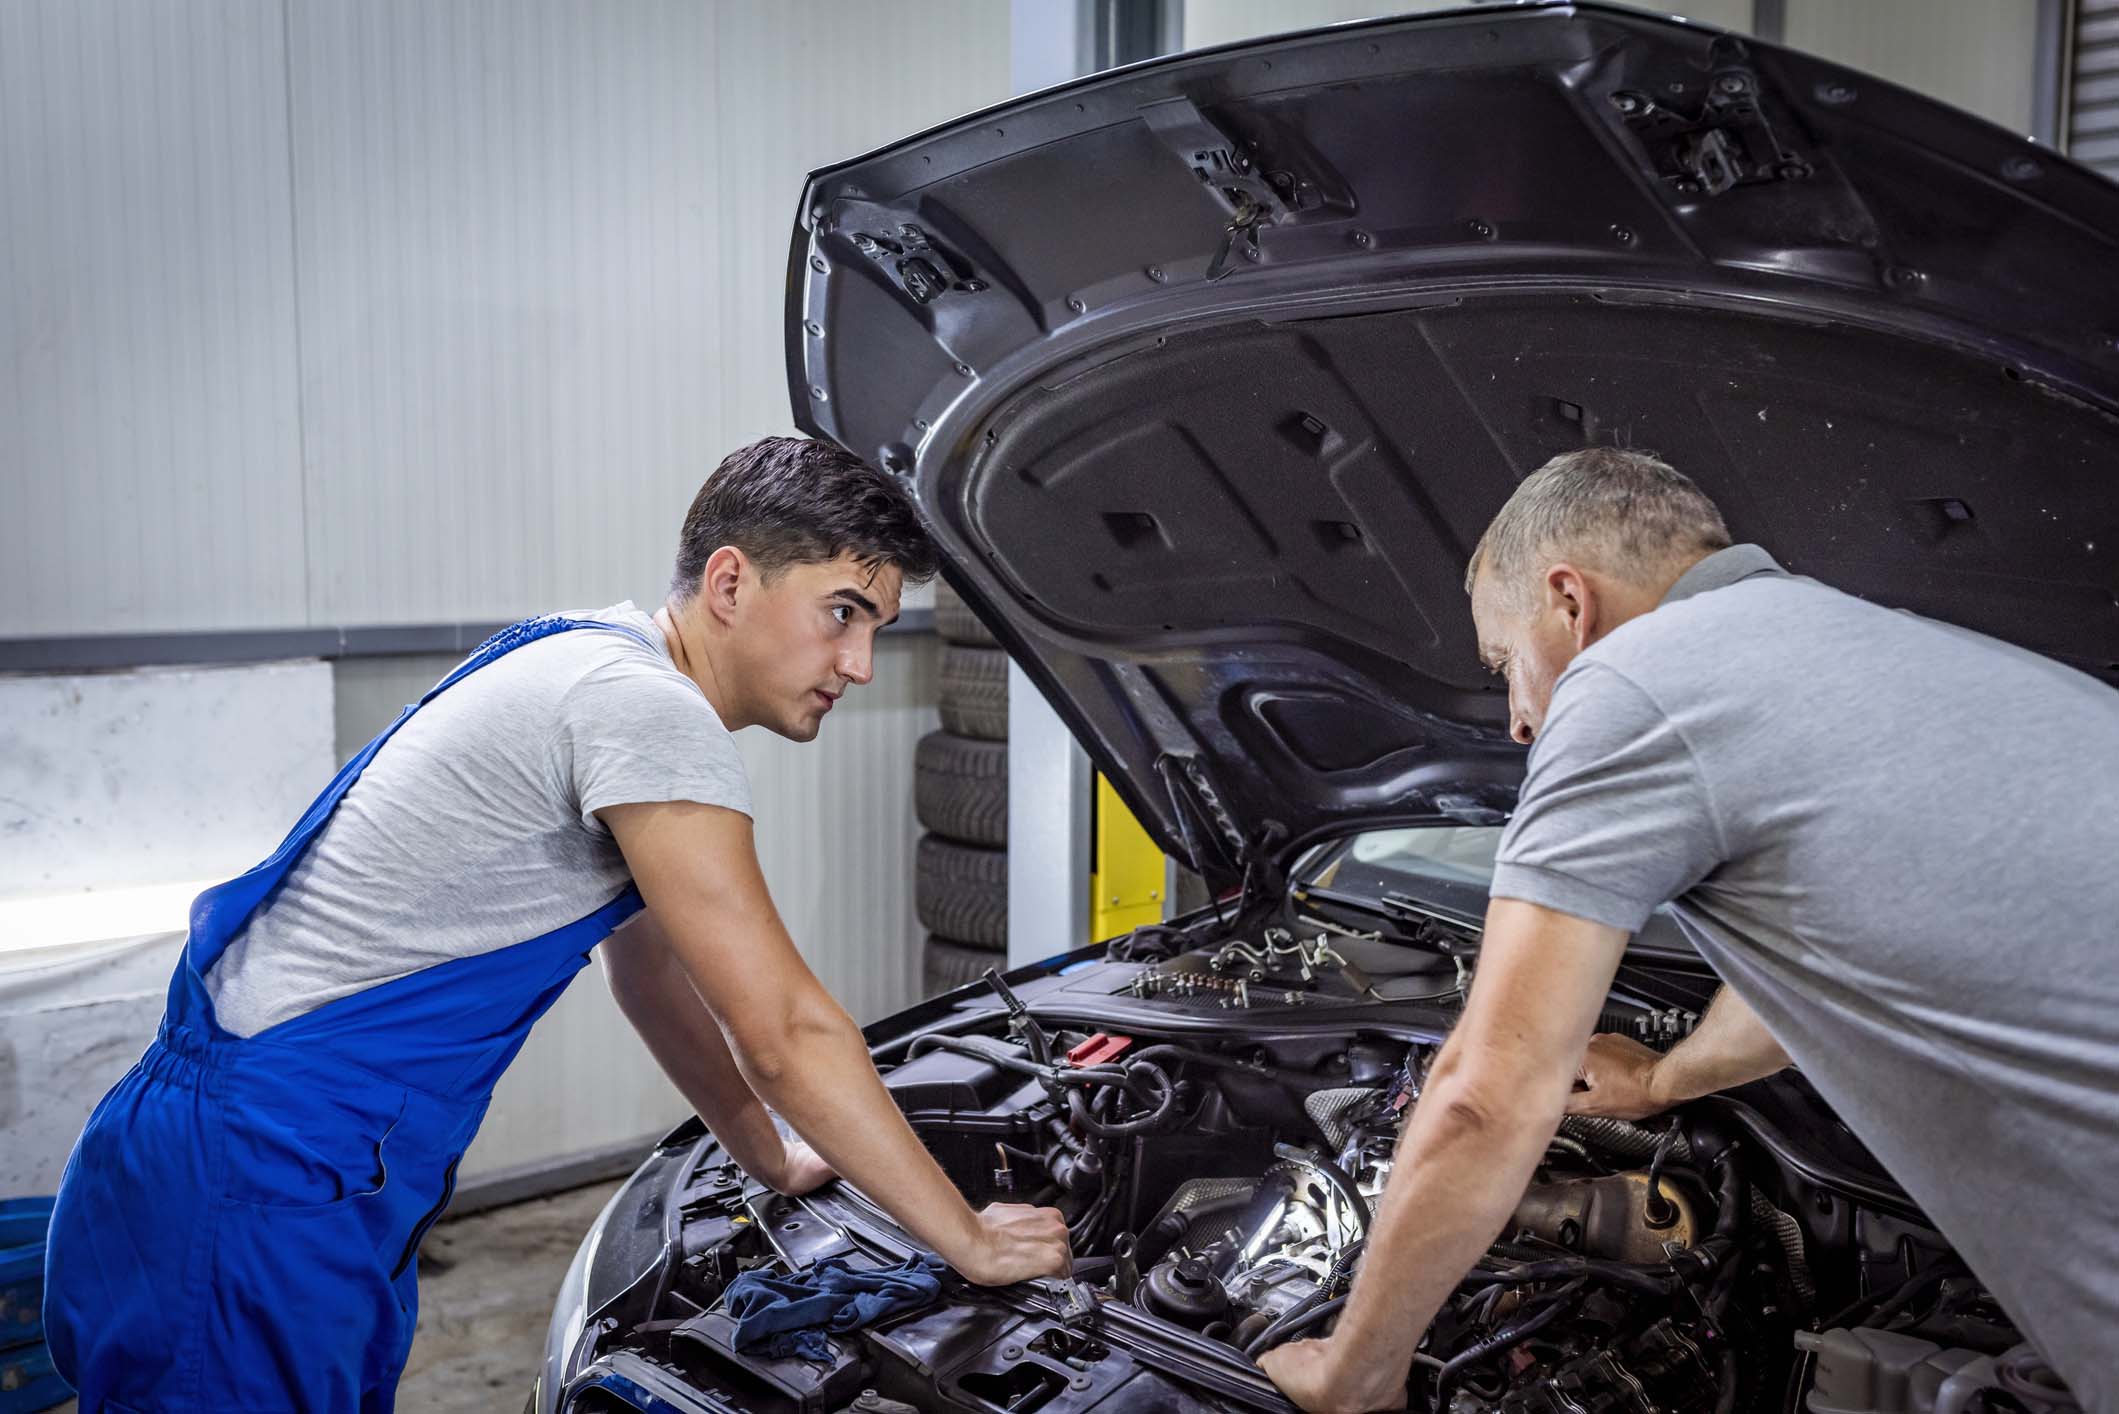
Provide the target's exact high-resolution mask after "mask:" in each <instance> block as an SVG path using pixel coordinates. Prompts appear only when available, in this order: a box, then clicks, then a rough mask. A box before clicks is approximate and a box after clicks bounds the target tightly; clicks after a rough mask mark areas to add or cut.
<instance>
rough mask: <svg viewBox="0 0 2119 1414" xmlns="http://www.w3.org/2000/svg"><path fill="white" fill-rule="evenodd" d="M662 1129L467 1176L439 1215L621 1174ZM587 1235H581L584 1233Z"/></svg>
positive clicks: (643, 1156) (502, 1203) (469, 1211)
mask: <svg viewBox="0 0 2119 1414" xmlns="http://www.w3.org/2000/svg"><path fill="white" fill-rule="evenodd" d="M666 1132H667V1131H663V1130H657V1131H656V1132H655V1133H653V1134H643V1135H641V1136H640V1137H639V1138H638V1139H623V1140H620V1141H619V1142H618V1143H616V1144H606V1145H604V1146H603V1147H602V1148H600V1149H589V1150H585V1151H583V1152H581V1153H578V1154H568V1155H566V1156H565V1157H563V1158H557V1159H538V1160H535V1161H534V1162H531V1163H527V1164H517V1165H516V1166H515V1167H513V1168H505V1169H500V1170H498V1171H496V1172H494V1173H489V1174H482V1175H480V1176H479V1177H477V1178H472V1179H466V1180H465V1181H464V1182H462V1183H459V1184H457V1185H456V1196H454V1197H453V1198H451V1199H450V1200H449V1206H448V1207H447V1208H446V1209H444V1210H443V1212H442V1217H444V1218H467V1217H469V1216H471V1214H473V1213H483V1212H485V1211H487V1210H488V1209H490V1208H505V1207H507V1206H508V1205H509V1204H510V1203H522V1202H526V1201H528V1200H529V1199H531V1198H542V1197H544V1196H545V1195H546V1194H548V1193H564V1192H566V1191H567V1190H568V1189H569V1188H579V1187H581V1186H582V1185H583V1184H585V1183H602V1182H605V1181H606V1180H609V1179H613V1178H623V1177H625V1176H626V1175H627V1174H629V1173H631V1172H632V1171H633V1170H634V1169H636V1168H639V1167H640V1165H641V1162H642V1161H643V1160H645V1159H646V1158H647V1156H648V1151H649V1150H651V1149H653V1148H654V1147H655V1144H656V1141H658V1140H660V1139H661V1138H662V1136H663V1134H664V1133H666ZM584 1235H586V1234H584Z"/></svg>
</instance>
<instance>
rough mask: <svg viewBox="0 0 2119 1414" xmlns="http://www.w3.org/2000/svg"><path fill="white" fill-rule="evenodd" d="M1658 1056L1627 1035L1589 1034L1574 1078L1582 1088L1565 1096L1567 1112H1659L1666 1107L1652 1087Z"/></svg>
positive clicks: (1626, 1115)
mask: <svg viewBox="0 0 2119 1414" xmlns="http://www.w3.org/2000/svg"><path fill="white" fill-rule="evenodd" d="M1662 1059H1663V1057H1662V1055H1661V1054H1660V1053H1658V1052H1656V1051H1652V1050H1650V1049H1649V1048H1648V1047H1646V1046H1644V1045H1642V1044H1641V1043H1640V1042H1639V1041H1636V1040H1634V1039H1633V1038H1632V1037H1631V1036H1621V1035H1619V1034H1618V1033H1617V1032H1613V1031H1606V1032H1604V1033H1602V1034H1601V1035H1597V1036H1592V1037H1590V1038H1589V1049H1588V1050H1587V1051H1585V1052H1583V1054H1582V1070H1581V1073H1580V1075H1579V1077H1578V1078H1577V1083H1578V1084H1580V1085H1582V1086H1584V1087H1585V1088H1583V1089H1579V1090H1576V1091H1575V1092H1574V1093H1573V1094H1571V1095H1569V1096H1568V1097H1567V1112H1568V1113H1569V1114H1571V1115H1594V1116H1597V1117H1600V1118H1603V1119H1646V1118H1647V1117H1648V1116H1650V1115H1653V1114H1661V1113H1662V1112H1663V1111H1664V1110H1666V1109H1669V1108H1670V1105H1669V1102H1668V1101H1666V1100H1664V1099H1662V1098H1661V1097H1660V1096H1658V1095H1657V1093H1656V1089H1655V1068H1656V1063H1657V1062H1658V1061H1660V1060H1662Z"/></svg>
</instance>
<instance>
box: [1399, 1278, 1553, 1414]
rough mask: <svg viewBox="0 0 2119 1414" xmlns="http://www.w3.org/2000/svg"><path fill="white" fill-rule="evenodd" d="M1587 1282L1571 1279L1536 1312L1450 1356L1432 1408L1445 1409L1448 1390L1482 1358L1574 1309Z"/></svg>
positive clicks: (1447, 1402) (1526, 1338) (1436, 1390)
mask: <svg viewBox="0 0 2119 1414" xmlns="http://www.w3.org/2000/svg"><path fill="white" fill-rule="evenodd" d="M1588 1285H1589V1278H1588V1277H1587V1276H1586V1275H1585V1276H1578V1277H1576V1278H1575V1279H1574V1280H1573V1281H1571V1282H1569V1283H1567V1285H1565V1286H1563V1287H1561V1288H1560V1289H1559V1290H1558V1291H1556V1292H1554V1293H1553V1296H1552V1299H1551V1300H1550V1301H1548V1302H1547V1303H1546V1304H1545V1305H1543V1306H1541V1307H1539V1308H1538V1311H1537V1314H1536V1315H1533V1316H1530V1317H1527V1318H1526V1319H1524V1320H1521V1321H1518V1322H1516V1323H1515V1324H1514V1325H1512V1326H1503V1327H1502V1328H1501V1329H1500V1330H1497V1331H1495V1332H1494V1333H1493V1334H1492V1335H1490V1336H1488V1337H1487V1338H1486V1339H1484V1340H1482V1341H1479V1342H1477V1343H1476V1344H1474V1345H1469V1346H1466V1347H1465V1348H1464V1349H1463V1350H1460V1351H1458V1352H1457V1353H1456V1354H1455V1355H1452V1356H1451V1357H1450V1358H1449V1361H1448V1363H1446V1364H1444V1365H1443V1367H1442V1371H1441V1373H1440V1374H1438V1375H1436V1376H1435V1395H1434V1404H1435V1408H1437V1409H1445V1408H1447V1407H1448V1406H1449V1395H1450V1391H1451V1390H1452V1389H1453V1388H1455V1386H1456V1383H1457V1380H1458V1378H1459V1377H1460V1376H1461V1375H1463V1373H1464V1372H1465V1371H1466V1370H1468V1369H1470V1368H1471V1367H1472V1366H1474V1365H1476V1364H1478V1363H1479V1362H1480V1361H1482V1360H1487V1359H1490V1358H1492V1357H1493V1356H1495V1355H1498V1354H1500V1353H1501V1352H1502V1351H1504V1350H1507V1349H1509V1348H1510V1347H1511V1346H1516V1345H1521V1344H1522V1343H1523V1342H1524V1341H1526V1340H1528V1339H1530V1338H1531V1337H1532V1336H1534V1335H1536V1334H1537V1333H1538V1332H1539V1331H1542V1330H1544V1329H1545V1328H1546V1327H1547V1326H1549V1325H1551V1324H1552V1323H1553V1322H1554V1321H1557V1320H1559V1319H1560V1317H1562V1316H1564V1315H1566V1314H1567V1313H1568V1312H1569V1311H1570V1310H1572V1309H1574V1304H1575V1301H1576V1300H1577V1298H1579V1297H1580V1296H1581V1294H1582V1292H1583V1290H1584V1289H1585V1288H1586V1287H1588Z"/></svg>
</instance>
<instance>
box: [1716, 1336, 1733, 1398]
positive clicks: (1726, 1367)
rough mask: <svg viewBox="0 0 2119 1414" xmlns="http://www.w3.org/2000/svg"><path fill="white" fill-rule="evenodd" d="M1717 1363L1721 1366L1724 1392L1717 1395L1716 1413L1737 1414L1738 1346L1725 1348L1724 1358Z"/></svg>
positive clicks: (1719, 1371) (1719, 1370)
mask: <svg viewBox="0 0 2119 1414" xmlns="http://www.w3.org/2000/svg"><path fill="white" fill-rule="evenodd" d="M1716 1363H1717V1365H1718V1366H1719V1369H1718V1371H1717V1373H1719V1374H1720V1376H1721V1380H1722V1392H1721V1393H1720V1394H1718V1395H1716V1396H1715V1399H1714V1414H1736V1396H1737V1387H1736V1348H1735V1347H1734V1346H1730V1347H1727V1348H1725V1349H1724V1350H1723V1351H1722V1358H1721V1359H1720V1360H1719V1361H1717V1362H1716Z"/></svg>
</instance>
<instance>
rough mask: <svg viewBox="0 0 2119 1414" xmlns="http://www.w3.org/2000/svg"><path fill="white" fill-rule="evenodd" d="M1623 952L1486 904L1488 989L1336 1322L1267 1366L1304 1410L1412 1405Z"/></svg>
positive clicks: (1407, 1152) (1548, 1123) (1561, 1099)
mask: <svg viewBox="0 0 2119 1414" xmlns="http://www.w3.org/2000/svg"><path fill="white" fill-rule="evenodd" d="M1625 947H1626V934H1624V933H1623V932H1621V931H1619V930H1618V929H1616V928H1608V927H1605V926H1603V925H1602V924H1598V923H1589V922H1585V921H1583V920H1582V919H1579V918H1571V917H1569V916H1568V915H1566V914H1563V913H1554V912H1552V911H1551V910H1550V909H1545V908H1541V907H1539V906H1538V905H1536V904H1531V903H1524V902H1522V901H1520V900H1516V899H1495V900H1494V901H1493V902H1492V904H1491V905H1489V907H1488V909H1487V914H1486V932H1485V939H1484V941H1483V942H1482V943H1481V945H1480V949H1479V977H1478V983H1477V985H1476V986H1474V987H1473V989H1472V995H1471V1001H1470V1002H1469V1004H1467V1006H1466V1007H1465V1010H1464V1017H1463V1020H1462V1021H1460V1022H1459V1023H1458V1024H1457V1027H1456V1029H1455V1031H1453V1032H1452V1033H1451V1035H1450V1038H1449V1041H1448V1043H1447V1044H1446V1045H1444V1046H1443V1048H1442V1053H1441V1055H1440V1056H1439V1057H1438V1058H1437V1059H1436V1062H1435V1066H1434V1069H1433V1071H1432V1072H1431V1073H1430V1075H1429V1077H1428V1084H1427V1088H1426V1090H1425V1091H1424V1092H1423V1093H1422V1094H1421V1096H1420V1101H1419V1103H1418V1104H1417V1105H1415V1106H1414V1107H1413V1113H1412V1116H1411V1118H1410V1119H1409V1120H1408V1121H1407V1123H1406V1127H1405V1133H1404V1135H1403V1136H1402V1137H1401V1138H1400V1140H1399V1142H1398V1156H1397V1162H1396V1164H1395V1165H1394V1166H1393V1168H1392V1170H1391V1178H1390V1182H1389V1184H1388V1185H1386V1186H1385V1189H1384V1194H1383V1201H1382V1203H1381V1204H1380V1206H1379V1208H1378V1211H1377V1213H1376V1221H1375V1224H1374V1226H1373V1228H1372V1229H1371V1231H1370V1234H1369V1243H1368V1249H1367V1252H1366V1253H1365V1255H1364V1256H1363V1259H1362V1262H1361V1269H1360V1275H1359V1277H1358V1279H1357V1280H1356V1281H1355V1283H1354V1290H1353V1293H1352V1295H1351V1296H1350V1297H1349V1298H1348V1300H1347V1304H1346V1309H1345V1310H1344V1312H1342V1314H1341V1316H1340V1320H1339V1325H1338V1327H1337V1328H1336V1329H1335V1330H1334V1331H1333V1332H1332V1334H1331V1337H1330V1338H1329V1339H1327V1340H1318V1341H1300V1342H1297V1343H1296V1344H1293V1345H1287V1346H1282V1347H1281V1348H1280V1349H1278V1350H1274V1351H1269V1352H1267V1354H1266V1355H1265V1356H1263V1357H1262V1358H1261V1360H1260V1362H1259V1363H1260V1364H1262V1365H1263V1366H1264V1367H1265V1370H1266V1373H1267V1374H1268V1375H1271V1376H1272V1378H1273V1381H1274V1383H1276V1384H1278V1385H1279V1386H1280V1387H1281V1389H1282V1390H1283V1391H1285V1392H1286V1393H1287V1394H1288V1395H1289V1397H1290V1398H1292V1399H1294V1401H1295V1402H1296V1403H1297V1404H1299V1405H1301V1407H1303V1408H1304V1409H1309V1410H1367V1409H1386V1408H1395V1407H1397V1406H1398V1405H1399V1403H1400V1401H1401V1400H1402V1399H1403V1398H1404V1394H1405V1379H1406V1374H1407V1372H1408V1371H1409V1370H1410V1369H1411V1367H1412V1357H1413V1350H1414V1348H1415V1347H1416V1346H1417V1345H1418V1344H1419V1341H1420V1335H1421V1332H1423V1331H1424V1330H1426V1328H1427V1325H1428V1323H1429V1322H1430V1321H1431V1320H1433V1319H1434V1316H1435V1313H1436V1312H1437V1311H1438V1310H1440V1309H1441V1306H1442V1302H1443V1300H1444V1299H1445V1298H1446V1297H1447V1296H1448V1295H1449V1294H1450V1292H1451V1291H1452V1290H1454V1289H1455V1287H1456V1284H1457V1281H1458V1279H1459V1278H1460V1277H1462V1276H1463V1274H1464V1273H1465V1272H1467V1271H1469V1270H1470V1269H1471V1266H1472V1264H1473V1263H1474V1262H1476V1261H1477V1260H1478V1258H1479V1256H1480V1254H1481V1253H1483V1252H1485V1251H1486V1249H1487V1248H1488V1247H1490V1246H1491V1245H1492V1244H1493V1241H1494V1238H1495V1237H1496V1236H1498V1235H1499V1233H1500V1231H1501V1228H1502V1225H1503V1224H1505V1223H1506V1222H1507V1221H1508V1218H1509V1215H1510V1214H1511V1213H1513V1212H1514V1211H1515V1208H1516V1204H1517V1202H1518V1201H1519V1200H1520V1199H1521V1198H1522V1196H1523V1190H1524V1188H1525V1187H1527V1186H1528V1185H1529V1183H1530V1178H1531V1173H1532V1171H1533V1170H1534V1169H1535V1168H1536V1167H1537V1164H1538V1160H1539V1158H1540V1157H1541V1156H1542V1155H1543V1154H1544V1152H1545V1141H1546V1140H1548V1139H1550V1138H1551V1137H1552V1133H1553V1130H1554V1128H1555V1127H1556V1126H1557V1125H1558V1124H1559V1121H1560V1112H1561V1109H1562V1107H1563V1106H1564V1105H1565V1103H1566V1099H1567V1092H1568V1087H1569V1086H1570V1084H1572V1082H1573V1080H1574V1074H1575V1064H1576V1062H1577V1060H1579V1059H1580V1057H1581V1054H1582V1048H1583V1046H1584V1044H1585V1043H1586V1042H1587V1041H1588V1040H1589V1033H1590V1031H1591V1029H1592V1028H1593V1027H1594V1026H1595V1025H1596V1018H1597V1013H1598V1010H1599V1009H1600V1008H1601V1007H1602V1005H1603V1001H1604V996H1605V994H1606V992H1607V991H1608V990H1609V988H1610V986H1611V978H1612V974H1613V973H1614V972H1615V971H1617V969H1618V964H1619V957H1620V954H1621V953H1622V952H1624V950H1625Z"/></svg>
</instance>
